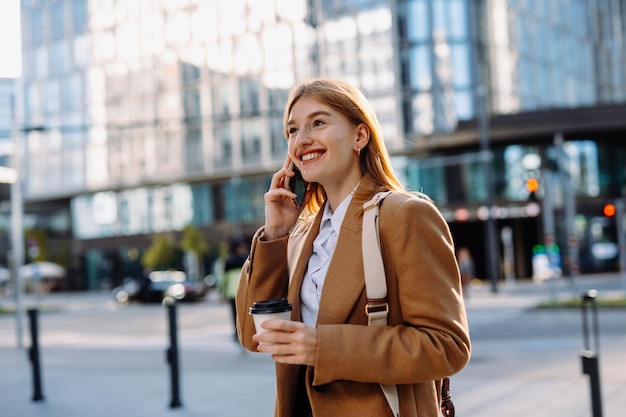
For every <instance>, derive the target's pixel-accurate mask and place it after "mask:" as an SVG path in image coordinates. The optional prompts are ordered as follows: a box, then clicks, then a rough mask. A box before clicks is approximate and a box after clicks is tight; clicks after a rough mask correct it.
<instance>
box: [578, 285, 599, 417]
mask: <svg viewBox="0 0 626 417" xmlns="http://www.w3.org/2000/svg"><path fill="white" fill-rule="evenodd" d="M596 295H597V291H596V290H590V291H588V292H586V293H584V294H583V295H582V297H581V298H582V304H581V308H582V314H583V339H584V345H585V346H584V347H585V349H584V350H583V351H582V353H581V359H582V371H583V374H585V375H589V387H590V390H591V411H592V416H593V417H602V394H601V390H600V365H599V363H598V352H599V349H600V348H599V344H600V343H599V340H600V338H599V330H598V309H597V305H596ZM587 304H589V305H591V315H592V317H593V336H594V348H595V351H593V350H591V342H590V339H591V338H590V335H589V333H590V329H589V325H588V322H587V316H588V313H587Z"/></svg>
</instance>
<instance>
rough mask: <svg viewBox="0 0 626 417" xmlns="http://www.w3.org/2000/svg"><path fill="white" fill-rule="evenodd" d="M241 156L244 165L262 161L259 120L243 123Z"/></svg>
mask: <svg viewBox="0 0 626 417" xmlns="http://www.w3.org/2000/svg"><path fill="white" fill-rule="evenodd" d="M241 156H242V160H243V162H244V163H255V162H258V161H259V160H260V159H261V122H260V120H259V119H251V120H250V119H249V120H244V121H242V123H241Z"/></svg>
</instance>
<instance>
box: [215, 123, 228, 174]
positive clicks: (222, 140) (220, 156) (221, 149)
mask: <svg viewBox="0 0 626 417" xmlns="http://www.w3.org/2000/svg"><path fill="white" fill-rule="evenodd" d="M213 138H214V142H213V164H214V166H215V167H216V168H227V167H230V164H231V161H232V145H231V143H232V135H231V131H230V123H225V124H221V123H220V124H216V125H215V127H214V128H213Z"/></svg>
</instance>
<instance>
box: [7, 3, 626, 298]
mask: <svg viewBox="0 0 626 417" xmlns="http://www.w3.org/2000/svg"><path fill="white" fill-rule="evenodd" d="M2 1H3V2H6V3H7V4H8V3H10V1H7V0H2ZM16 3H19V11H20V13H19V14H18V15H17V16H18V19H21V25H20V26H21V28H20V30H19V31H17V33H16V34H15V36H12V37H11V36H9V37H7V36H6V34H5V35H3V37H4V39H5V41H8V42H10V43H12V44H15V43H16V42H17V43H19V42H20V38H21V49H20V50H19V52H20V54H19V55H21V57H19V58H18V59H19V60H20V62H19V64H20V65H21V69H20V71H19V72H18V73H17V74H9V75H6V74H5V75H2V74H0V75H2V76H3V77H6V78H0V165H3V166H4V167H6V168H5V169H4V170H3V171H2V172H5V173H9V174H11V173H13V174H16V173H17V178H18V179H17V181H16V180H15V177H16V176H15V175H13V176H12V175H5V176H4V181H2V182H3V183H1V184H0V265H1V266H4V267H8V266H9V264H10V263H11V262H13V261H12V259H18V258H22V256H18V257H17V258H16V257H15V256H13V257H12V255H14V254H15V253H14V250H13V249H14V247H17V248H18V251H23V258H24V262H25V263H33V262H40V261H41V262H42V261H46V262H53V263H55V264H58V265H61V266H62V267H63V268H64V269H65V271H66V272H64V274H63V277H62V279H61V282H60V283H57V287H55V288H57V289H60V290H88V289H101V288H112V287H114V286H117V285H120V284H122V283H123V282H124V280H125V278H128V277H139V276H141V275H142V274H145V272H144V271H145V270H152V269H170V268H173V269H179V270H184V271H185V272H187V274H189V275H190V276H192V277H199V278H201V277H204V276H206V275H210V274H212V273H213V269H214V267H215V263H216V260H220V259H223V257H224V256H225V248H227V242H229V241H231V240H232V239H244V240H248V239H249V238H250V237H251V235H252V234H253V233H254V231H255V230H256V229H257V228H258V227H259V226H260V225H261V224H262V223H263V216H264V204H263V194H264V193H265V191H266V190H267V189H268V187H269V182H270V178H271V175H272V174H273V172H275V171H276V170H277V169H278V168H279V167H280V166H281V165H282V164H283V162H284V158H285V155H286V150H287V146H286V141H285V138H284V136H283V133H282V115H283V108H284V105H285V103H286V99H287V96H288V93H289V91H290V89H291V88H292V87H293V86H294V84H295V83H297V82H298V81H300V80H302V79H304V78H306V77H309V76H312V75H317V74H323V75H329V76H333V77H338V78H342V79H345V80H347V81H349V82H351V83H353V84H355V85H356V86H358V87H359V88H361V89H362V90H363V92H364V93H365V95H366V96H367V97H368V98H369V99H370V100H371V102H372V104H373V105H374V107H375V109H376V111H377V114H378V117H379V120H380V123H381V125H382V129H383V132H384V136H385V139H386V142H387V146H388V148H389V151H390V153H391V154H392V156H393V160H394V165H395V168H396V170H397V171H398V173H399V175H400V177H401V178H402V180H403V182H404V184H405V185H406V186H407V187H408V188H410V189H413V190H420V191H424V192H425V193H427V194H429V195H430V196H431V197H432V198H433V199H434V200H435V202H436V204H437V206H438V207H439V209H440V210H441V212H442V214H443V216H444V217H445V219H446V221H447V222H448V223H449V225H450V228H451V231H452V234H453V236H454V239H455V241H456V244H457V246H458V247H466V248H468V249H469V251H470V253H471V254H472V256H473V258H474V261H475V265H476V275H477V276H478V278H479V279H482V280H485V281H487V282H489V283H490V284H491V286H492V290H493V291H494V292H495V291H497V288H498V285H499V284H500V283H502V282H516V281H517V280H531V279H534V280H543V279H548V278H554V277H560V276H566V277H571V276H576V275H579V274H588V273H597V272H604V271H617V270H619V269H620V267H623V265H624V261H623V258H624V253H626V249H624V244H623V242H622V241H623V240H624V233H623V221H624V219H623V217H624V216H623V208H622V206H623V201H624V197H625V196H626V71H625V70H624V63H625V62H626V42H625V38H626V37H625V36H624V35H625V34H626V1H624V0H474V1H472V0H142V1H128V0H22V1H21V2H17V1H16ZM0 30H1V29H0ZM18 49H19V48H18ZM5 61H6V60H5ZM11 170H13V171H11ZM12 179H13V181H12ZM11 182H13V184H10V183H11ZM12 229H13V230H22V231H23V234H24V236H23V239H19V240H17V244H16V243H15V242H16V240H15V239H13V240H12V237H11V230H12ZM14 234H15V232H14ZM21 240H23V242H21ZM620 255H621V257H622V262H620ZM18 262H19V261H18ZM5 275H6V276H7V277H8V275H7V274H5ZM7 279H8V278H7Z"/></svg>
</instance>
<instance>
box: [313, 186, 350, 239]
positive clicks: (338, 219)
mask: <svg viewBox="0 0 626 417" xmlns="http://www.w3.org/2000/svg"><path fill="white" fill-rule="evenodd" d="M353 195H354V191H353V192H351V193H350V194H348V195H347V196H346V198H344V199H343V201H342V202H341V204H339V206H338V207H337V209H336V210H335V212H334V213H333V212H332V211H331V210H330V206H329V205H328V203H327V204H326V205H325V206H324V213H323V215H322V223H321V224H322V225H324V222H325V221H326V220H327V219H330V223H331V224H332V226H333V229H335V232H336V233H338V230H339V229H340V227H341V223H342V222H343V219H344V217H346V212H347V211H348V206H349V205H350V202H351V201H352V196H353Z"/></svg>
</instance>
